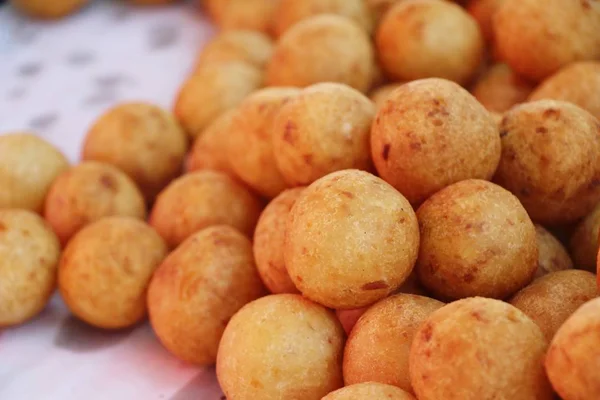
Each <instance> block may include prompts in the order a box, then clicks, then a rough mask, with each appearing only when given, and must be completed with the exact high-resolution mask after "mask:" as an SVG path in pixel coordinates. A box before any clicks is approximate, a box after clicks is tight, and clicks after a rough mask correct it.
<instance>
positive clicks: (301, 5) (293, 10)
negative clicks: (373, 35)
mask: <svg viewBox="0 0 600 400" xmlns="http://www.w3.org/2000/svg"><path fill="white" fill-rule="evenodd" d="M320 14H336V15H340V16H343V17H346V18H349V19H351V20H353V21H354V22H356V23H357V24H358V25H359V26H360V27H362V28H363V29H364V30H365V31H366V32H370V31H371V29H372V28H373V20H372V16H371V14H370V10H369V8H368V7H367V5H366V3H365V1H364V0H303V1H298V0H280V1H279V6H278V7H277V11H276V12H275V16H274V18H273V34H274V35H275V36H281V35H282V34H283V33H284V32H285V31H287V30H288V29H290V28H291V27H292V26H293V25H295V24H296V23H298V22H300V21H302V20H305V19H307V18H310V17H314V16H315V15H320Z"/></svg>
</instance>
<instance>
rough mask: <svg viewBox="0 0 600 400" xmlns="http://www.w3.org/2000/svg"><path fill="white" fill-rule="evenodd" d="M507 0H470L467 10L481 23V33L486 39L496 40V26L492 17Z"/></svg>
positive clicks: (489, 40)
mask: <svg viewBox="0 0 600 400" xmlns="http://www.w3.org/2000/svg"><path fill="white" fill-rule="evenodd" d="M504 1H505V0H469V1H468V2H467V11H468V12H469V14H471V16H472V17H473V18H475V20H476V21H477V23H478V24H479V28H480V29H481V33H482V34H483V37H484V38H485V40H486V41H488V42H492V43H493V41H494V26H493V23H492V19H493V16H494V14H495V13H496V11H498V8H500V6H501V5H502V3H504Z"/></svg>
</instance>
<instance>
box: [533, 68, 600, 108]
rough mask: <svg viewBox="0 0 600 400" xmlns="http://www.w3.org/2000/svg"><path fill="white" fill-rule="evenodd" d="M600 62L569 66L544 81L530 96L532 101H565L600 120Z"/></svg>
mask: <svg viewBox="0 0 600 400" xmlns="http://www.w3.org/2000/svg"><path fill="white" fill-rule="evenodd" d="M598 92H600V62H597V61H581V62H575V63H572V64H568V65H567V66H565V67H564V68H562V69H560V70H559V71H558V72H556V73H555V74H554V75H551V76H549V77H548V78H546V80H544V81H543V82H542V83H541V84H540V85H539V86H538V87H537V88H536V89H535V90H534V91H533V93H531V96H529V100H530V101H536V100H542V99H554V100H563V101H568V102H570V103H573V104H576V105H578V106H579V107H581V108H583V109H584V110H587V111H588V112H589V113H590V114H592V115H593V116H595V117H596V118H598V119H600V99H599V98H598Z"/></svg>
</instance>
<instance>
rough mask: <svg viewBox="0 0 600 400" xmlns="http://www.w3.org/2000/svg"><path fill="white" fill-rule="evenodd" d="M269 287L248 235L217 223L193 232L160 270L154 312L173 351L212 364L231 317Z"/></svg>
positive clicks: (151, 298)
mask: <svg viewBox="0 0 600 400" xmlns="http://www.w3.org/2000/svg"><path fill="white" fill-rule="evenodd" d="M264 293H265V289H264V287H263V285H262V282H261V281H260V277H259V276H258V273H257V272H256V266H255V265H254V258H253V256H252V244H251V243H250V241H249V240H248V238H246V237H245V236H244V235H242V234H241V233H239V232H238V231H236V230H235V229H234V228H231V227H229V226H225V225H220V226H212V227H209V228H206V229H203V230H201V231H199V232H196V233H195V234H193V235H192V236H190V237H189V238H187V239H186V240H185V241H184V242H183V243H182V244H181V245H180V246H179V247H177V249H176V250H175V251H173V252H172V253H171V254H169V256H168V257H167V258H166V259H165V260H164V262H163V263H162V264H161V265H160V267H159V268H158V269H157V270H156V273H155V274H154V277H153V278H152V282H151V283H150V287H149V289H148V313H149V315H150V322H151V323H152V328H153V329H154V332H156V335H157V336H158V338H159V339H160V341H161V342H162V343H163V344H164V346H165V347H166V348H167V349H168V350H169V351H170V352H172V353H173V354H174V355H176V356H177V357H178V358H180V359H182V360H184V361H186V362H189V363H192V364H197V365H211V364H214V363H215V362H216V360H217V349H218V347H219V341H220V340H221V336H222V335H223V331H224V330H225V326H226V325H227V323H228V322H229V319H230V318H231V317H232V316H233V315H234V314H235V313H236V312H237V311H238V310H239V309H240V308H242V307H243V306H244V305H246V304H247V303H249V302H251V301H252V300H255V299H257V298H259V297H260V296H262V295H263V294H264Z"/></svg>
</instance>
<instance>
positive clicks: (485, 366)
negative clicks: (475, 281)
mask: <svg viewBox="0 0 600 400" xmlns="http://www.w3.org/2000/svg"><path fill="white" fill-rule="evenodd" d="M547 345H548V344H547V342H546V340H545V338H544V335H543V334H542V332H541V331H540V328H539V327H538V326H537V325H536V324H535V322H533V321H532V320H531V319H529V318H528V317H527V316H526V315H525V314H523V313H522V312H521V311H519V310H518V309H517V308H515V307H513V306H511V305H510V304H507V303H504V302H502V301H499V300H494V299H486V298H481V297H474V298H469V299H464V300H459V301H455V302H454V303H450V304H448V305H446V306H444V307H442V308H440V309H439V310H437V311H434V312H433V313H432V314H431V315H430V316H429V318H427V319H426V320H425V322H424V323H423V324H422V325H421V327H420V328H419V330H418V331H417V333H416V335H415V338H414V339H413V343H412V347H411V351H410V378H411V382H412V385H413V388H414V390H415V392H416V394H417V398H418V399H419V400H440V399H446V400H450V399H456V400H458V399H460V400H481V399H511V400H532V399H536V400H551V399H553V398H554V397H553V396H554V395H553V393H552V389H551V388H550V384H549V383H548V380H547V378H546V374H545V373H544V368H543V360H544V352H545V351H546V347H547Z"/></svg>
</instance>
